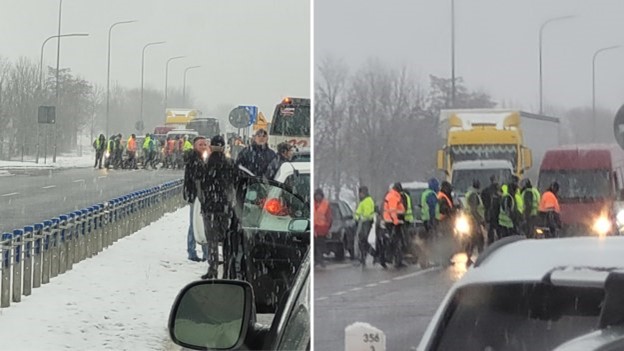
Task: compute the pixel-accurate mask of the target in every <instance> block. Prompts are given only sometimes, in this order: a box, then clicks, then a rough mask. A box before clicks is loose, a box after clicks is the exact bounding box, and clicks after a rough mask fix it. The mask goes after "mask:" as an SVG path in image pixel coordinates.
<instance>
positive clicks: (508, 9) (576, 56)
mask: <svg viewBox="0 0 624 351" xmlns="http://www.w3.org/2000/svg"><path fill="white" fill-rule="evenodd" d="M450 4H451V0H367V1H361V0H315V2H314V7H315V18H314V21H315V28H314V31H315V33H314V34H315V37H314V41H315V43H314V44H315V59H316V60H319V59H320V58H322V57H324V56H326V55H330V54H331V55H333V56H336V57H341V58H343V59H344V60H345V61H346V62H348V63H349V66H350V67H352V68H357V67H359V66H360V64H361V63H362V62H363V61H364V60H365V59H367V58H369V57H377V58H380V59H381V60H383V61H385V62H388V63H389V64H392V65H395V66H397V67H398V66H402V65H406V66H407V67H410V68H411V69H412V70H413V72H415V73H416V74H417V75H418V76H419V77H420V78H421V79H422V81H423V82H424V83H426V84H428V81H427V78H428V74H434V75H437V76H444V77H448V78H450V75H451V74H450V71H451V68H450V67H451V63H450V62H451V59H450V52H451V44H450V43H451V40H450V33H451V29H450V28H451V26H450V23H451V19H450V18H451V15H450V12H451V11H450V8H451V5H450ZM623 14H624V1H622V0H594V1H588V0H455V16H456V17H455V18H456V22H455V23H456V76H461V77H463V78H464V79H465V81H466V82H467V83H468V85H469V86H470V87H471V88H475V89H484V90H486V91H487V92H489V93H490V94H491V95H492V96H493V97H494V98H495V99H496V100H497V101H499V102H501V101H502V100H505V101H507V102H508V103H509V102H514V103H515V105H516V106H519V107H522V108H523V109H525V110H528V111H534V112H537V111H538V107H539V85H538V77H539V70H538V69H539V60H538V37H539V36H538V33H539V28H540V25H541V24H542V23H543V22H544V21H546V20H548V19H550V18H552V17H558V16H565V15H576V16H577V17H575V18H573V19H567V20H562V21H557V22H552V23H550V24H548V25H547V26H546V27H545V29H544V41H543V43H544V44H543V78H544V104H545V105H546V104H554V105H558V106H560V107H565V108H570V107H576V106H579V105H585V106H591V96H592V95H591V76H592V75H591V72H592V70H591V67H592V56H593V54H594V52H595V51H596V50H597V49H600V48H602V47H606V46H611V45H618V44H621V45H624V21H623V20H622V18H623V17H622V15H623ZM317 62H318V61H317ZM622 62H624V47H623V48H620V49H616V50H613V51H607V52H603V53H601V54H600V55H599V56H598V59H597V64H596V68H597V70H596V97H597V104H598V105H599V106H603V107H606V108H609V109H611V110H612V111H614V112H615V110H616V109H617V108H618V107H619V106H620V105H621V104H622V103H624V99H623V97H624V94H623V93H624V65H623V64H622Z"/></svg>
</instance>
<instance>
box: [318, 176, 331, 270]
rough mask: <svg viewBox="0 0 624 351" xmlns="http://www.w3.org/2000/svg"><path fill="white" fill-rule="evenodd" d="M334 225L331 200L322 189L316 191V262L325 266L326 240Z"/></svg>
mask: <svg viewBox="0 0 624 351" xmlns="http://www.w3.org/2000/svg"><path fill="white" fill-rule="evenodd" d="M331 225H332V213H331V207H330V206H329V201H327V199H326V198H325V194H324V193H323V190H322V189H320V188H319V189H316V190H315V191H314V264H320V265H321V267H325V261H324V259H323V253H325V251H326V240H327V236H328V235H329V229H330V228H331Z"/></svg>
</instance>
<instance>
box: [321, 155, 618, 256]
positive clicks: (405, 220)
mask: <svg viewBox="0 0 624 351" xmlns="http://www.w3.org/2000/svg"><path fill="white" fill-rule="evenodd" d="M462 181H463V182H465V180H462ZM315 194H316V195H317V196H316V198H315V200H316V201H315V209H316V212H315V226H316V228H318V229H319V231H318V232H317V231H315V236H317V237H318V236H319V235H320V236H322V238H320V239H317V241H322V242H319V243H317V245H318V247H319V250H320V251H321V252H319V253H317V262H318V263H320V264H322V260H323V255H327V254H328V253H330V252H333V253H334V255H335V256H334V257H335V258H336V259H342V258H344V254H345V253H349V255H350V256H351V259H354V260H355V259H359V260H360V262H361V264H362V265H365V264H366V256H367V255H368V254H371V255H372V256H373V257H374V260H373V263H380V264H381V265H382V266H383V267H384V268H385V267H386V266H387V264H390V263H394V265H395V266H396V267H402V266H403V265H404V262H406V260H405V258H404V257H405V256H406V254H409V255H413V256H416V255H418V256H421V257H419V260H420V262H421V265H423V264H424V265H428V264H430V263H437V264H448V263H449V262H450V259H451V257H453V256H454V255H455V254H457V253H465V254H466V255H467V256H468V264H470V263H471V261H470V258H471V256H472V255H473V253H474V251H475V250H476V251H477V252H478V253H480V252H481V251H482V250H483V249H484V248H485V246H487V245H491V244H492V243H494V242H495V241H496V240H498V239H501V238H504V237H508V236H512V235H523V236H526V237H527V238H533V239H541V238H558V237H564V236H588V235H593V236H600V237H604V236H609V235H619V234H620V233H621V232H622V229H624V206H623V205H622V194H624V151H622V150H621V149H620V148H619V147H617V146H614V145H596V144H594V145H568V146H561V147H556V148H553V149H549V150H546V152H545V154H544V157H543V159H542V162H541V165H540V168H539V177H538V182H537V184H536V185H533V184H532V183H531V181H530V180H529V178H524V179H521V178H519V177H517V176H515V175H513V174H509V175H508V176H507V177H500V174H498V173H496V172H493V173H491V174H490V176H489V184H481V180H480V179H479V178H473V179H472V182H471V184H470V186H469V187H468V189H461V190H460V191H457V189H455V187H454V185H453V184H451V182H449V181H442V182H440V181H438V180H437V179H435V178H432V179H430V180H429V181H428V182H427V183H425V182H413V183H403V184H401V183H398V182H397V183H393V184H391V185H390V188H389V190H388V192H387V193H386V194H385V196H384V198H383V200H382V201H379V202H375V201H373V199H372V197H371V195H370V194H369V193H368V188H367V187H366V186H361V187H360V189H359V204H358V206H357V210H356V211H355V214H354V215H353V214H351V213H352V212H350V209H349V210H348V211H347V210H343V209H342V208H341V207H339V205H340V206H347V205H346V203H344V201H334V202H327V204H326V205H322V203H323V202H324V201H326V200H324V196H323V192H322V190H321V189H317V191H316V193H315ZM334 207H335V209H334ZM347 207H348V206H347ZM347 212H348V213H349V214H346V215H344V214H343V213H347ZM349 222H354V223H352V224H349ZM373 226H375V230H374V231H371V228H372V227H373ZM342 228H346V229H342ZM351 231H352V232H353V233H351ZM371 233H374V236H375V239H374V241H371ZM416 242H418V244H417V245H416V244H415V243H416ZM417 246H418V247H417ZM358 251H359V253H358Z"/></svg>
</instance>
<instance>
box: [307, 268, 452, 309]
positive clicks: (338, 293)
mask: <svg viewBox="0 0 624 351" xmlns="http://www.w3.org/2000/svg"><path fill="white" fill-rule="evenodd" d="M439 270H442V267H431V268H427V269H423V270H419V271H416V272H412V273H409V274H405V275H401V276H397V277H394V278H392V280H382V281H379V282H377V283H370V284H366V285H364V286H363V287H355V288H352V289H349V290H347V291H339V292H337V293H333V294H330V296H325V297H322V298H318V299H316V301H322V300H326V299H328V298H330V297H331V296H341V295H345V294H347V293H349V292H356V291H360V290H362V289H364V288H374V287H377V286H379V285H381V284H388V283H392V281H399V280H404V279H407V278H413V277H417V276H420V275H423V274H426V273H429V272H433V271H439Z"/></svg>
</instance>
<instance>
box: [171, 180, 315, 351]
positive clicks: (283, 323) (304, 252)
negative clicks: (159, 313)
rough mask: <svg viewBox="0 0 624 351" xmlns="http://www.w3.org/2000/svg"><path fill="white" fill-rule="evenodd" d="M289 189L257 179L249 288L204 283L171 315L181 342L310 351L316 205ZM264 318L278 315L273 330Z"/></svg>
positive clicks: (251, 198)
mask: <svg viewBox="0 0 624 351" xmlns="http://www.w3.org/2000/svg"><path fill="white" fill-rule="evenodd" d="M290 190H291V188H289V187H288V186H287V185H285V184H281V183H278V182H275V181H272V180H271V181H267V180H262V179H260V178H251V179H249V180H248V181H247V183H246V188H245V191H244V194H241V195H242V196H244V197H243V198H244V201H243V202H244V208H243V212H242V217H241V222H242V223H241V224H242V227H243V231H244V236H245V238H244V246H245V249H244V251H245V254H244V256H245V257H246V260H245V263H244V266H245V267H246V268H245V273H246V281H243V280H217V279H211V280H202V281H196V282H193V283H190V284H189V285H187V286H186V287H184V288H183V289H182V290H181V292H180V293H179V295H178V297H177V298H176V300H175V303H174V305H173V307H172V308H171V314H170V317H169V333H170V336H171V339H172V340H173V342H175V343H176V344H177V345H180V346H183V347H185V348H191V349H195V350H206V349H210V350H214V349H217V350H302V351H303V350H309V349H310V315H311V313H310V312H311V310H310V294H311V291H310V258H309V251H310V250H309V249H310V203H309V202H308V201H305V200H304V199H303V198H302V197H300V196H298V195H296V194H294V193H293V192H291V191H290ZM256 314H273V318H272V322H270V323H271V324H270V325H265V324H267V323H264V324H263V323H262V322H259V321H260V320H261V319H258V318H257V315H256Z"/></svg>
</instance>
